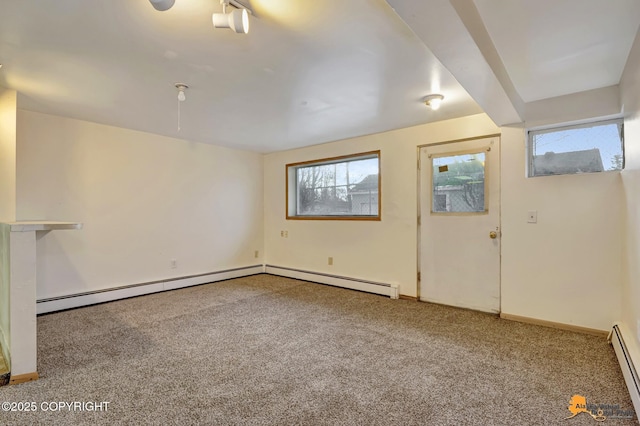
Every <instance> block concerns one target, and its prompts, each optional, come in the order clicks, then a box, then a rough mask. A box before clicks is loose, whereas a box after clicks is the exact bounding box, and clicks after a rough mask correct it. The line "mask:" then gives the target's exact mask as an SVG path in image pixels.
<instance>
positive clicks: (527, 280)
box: [502, 127, 623, 330]
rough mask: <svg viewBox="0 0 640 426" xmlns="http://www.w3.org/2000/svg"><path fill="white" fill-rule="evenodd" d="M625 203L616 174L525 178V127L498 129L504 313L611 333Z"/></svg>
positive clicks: (616, 310)
mask: <svg viewBox="0 0 640 426" xmlns="http://www.w3.org/2000/svg"><path fill="white" fill-rule="evenodd" d="M622 200H623V197H622V185H621V178H620V173H618V172H606V173H592V174H580V175H563V176H545V177H536V178H526V177H525V130H524V129H523V128H517V127H513V128H509V127H504V128H502V312H503V313H504V314H511V315H518V316H524V317H529V318H536V319H541V320H545V321H552V322H558V323H563V324H571V325H576V326H581V327H588V328H593V329H599V330H609V329H610V328H611V326H612V325H613V322H614V321H615V320H617V319H618V313H619V311H620V297H621V279H622V278H621V272H620V266H621V263H620V258H621V255H622V226H621V219H622ZM531 210H535V211H537V212H538V223H536V224H530V223H527V213H528V211H531Z"/></svg>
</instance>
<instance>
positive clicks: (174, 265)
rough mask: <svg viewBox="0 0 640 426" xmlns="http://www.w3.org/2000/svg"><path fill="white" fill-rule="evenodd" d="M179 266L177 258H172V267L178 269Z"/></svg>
mask: <svg viewBox="0 0 640 426" xmlns="http://www.w3.org/2000/svg"><path fill="white" fill-rule="evenodd" d="M177 267H178V261H177V260H176V259H171V269H176V268H177Z"/></svg>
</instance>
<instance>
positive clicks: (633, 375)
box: [609, 322, 640, 416]
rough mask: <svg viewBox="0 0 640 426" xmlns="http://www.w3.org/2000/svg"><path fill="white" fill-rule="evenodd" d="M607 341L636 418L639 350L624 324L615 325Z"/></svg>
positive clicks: (639, 400)
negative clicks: (615, 359)
mask: <svg viewBox="0 0 640 426" xmlns="http://www.w3.org/2000/svg"><path fill="white" fill-rule="evenodd" d="M609 341H610V342H611V344H612V345H613V349H614V351H615V353H616V357H617V358H618V362H619V363H620V369H621V370H622V375H623V376H624V381H625V383H626V384H627V389H629V396H631V401H633V408H634V410H635V412H636V416H638V415H640V377H639V376H638V373H639V372H638V368H639V367H640V348H639V347H638V344H637V341H636V339H634V338H633V335H632V334H631V331H630V330H629V329H628V328H627V327H626V325H625V324H624V323H619V322H618V323H615V324H614V325H613V330H612V331H611V334H609Z"/></svg>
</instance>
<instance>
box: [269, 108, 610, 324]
mask: <svg viewBox="0 0 640 426" xmlns="http://www.w3.org/2000/svg"><path fill="white" fill-rule="evenodd" d="M579 107H580V106H577V107H576V108H579ZM607 111H608V112H609V113H611V111H610V110H607ZM585 115H586V116H585ZM585 115H583V116H582V117H581V118H587V117H588V114H585ZM500 131H502V143H501V146H502V148H501V149H502V153H501V156H502V177H501V185H502V209H501V213H502V232H503V236H502V310H503V312H505V313H508V314H511V315H517V316H523V317H530V318H535V319H541V320H546V321H553V322H559V323H564V324H570V325H576V326H581V327H587V328H593V329H600V330H608V329H610V327H611V325H612V323H613V321H614V320H616V319H617V313H618V312H619V310H620V297H621V296H620V295H621V288H620V281H621V273H620V256H621V245H622V243H621V241H622V228H621V225H620V219H621V217H622V210H621V203H622V189H621V181H620V174H619V173H604V174H593V175H580V176H557V177H546V178H534V179H527V178H525V168H524V165H525V151H524V130H523V129H522V128H503V129H498V128H496V127H495V125H494V124H493V123H492V122H491V121H490V120H489V119H488V118H487V117H486V116H485V115H478V116H472V117H466V118H461V119H456V120H449V121H443V122H438V123H432V124H426V125H423V126H417V127H412V128H408V129H402V130H396V131H391V132H387V133H381V134H375V135H371V136H364V137H360V138H354V139H349V140H345V141H339V142H334V143H328V144H324V145H318V146H314V147H309V148H304V149H298V150H292V151H286V152H279V153H274V154H269V155H266V156H265V249H266V253H267V258H266V262H267V264H272V265H277V266H285V267H290V268H297V269H303V270H307V271H313V272H321V273H331V274H337V275H342V276H348V277H353V278H361V279H367V280H372V281H379V282H387V283H397V284H398V285H399V287H400V293H401V294H403V295H409V296H415V295H416V277H415V275H416V270H417V267H416V245H417V224H416V210H417V204H416V203H417V192H416V191H417V189H416V174H417V171H416V160H417V149H416V147H417V146H418V145H423V144H429V143H435V142H442V141H449V140H455V139H461V138H467V137H476V136H481V135H487V134H492V133H498V132H500ZM377 149H379V150H381V168H382V221H381V222H358V221H355V222H354V221H307V220H305V221H300V220H286V219H285V193H284V191H285V185H284V183H285V165H286V164H287V163H293V162H298V161H306V160H314V159H320V158H325V157H334V156H339V155H346V154H354V153H358V152H365V151H370V150H377ZM529 210H537V211H538V215H539V220H538V224H537V225H531V224H528V223H527V222H526V216H527V212H528V211H529ZM282 230H287V231H288V235H289V237H288V238H283V237H281V236H280V231H282ZM329 256H332V257H333V258H334V265H333V266H329V265H327V257H329Z"/></svg>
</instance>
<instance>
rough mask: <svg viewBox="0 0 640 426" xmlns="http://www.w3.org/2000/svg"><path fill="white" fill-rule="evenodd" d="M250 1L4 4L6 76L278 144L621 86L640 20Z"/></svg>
mask: <svg viewBox="0 0 640 426" xmlns="http://www.w3.org/2000/svg"><path fill="white" fill-rule="evenodd" d="M245 3H246V4H250V6H251V7H252V8H253V10H254V12H255V16H253V17H251V18H250V25H251V29H250V32H249V34H247V35H242V34H235V33H233V32H231V31H230V30H225V29H214V28H213V27H212V25H211V14H212V13H213V12H220V10H221V6H220V4H219V2H218V0H176V4H175V6H174V7H173V8H172V9H170V10H169V11H166V12H158V11H156V10H155V9H153V7H152V6H151V5H150V3H149V2H148V1H147V0H137V1H132V0H110V1H98V0H56V1H55V2H54V1H41V0H40V1H38V0H0V63H2V64H3V67H2V68H1V69H0V85H2V86H5V87H9V88H12V89H15V90H17V91H18V92H19V93H20V96H19V107H20V108H24V109H27V110H33V111H40V112H45V113H51V114H57V115H62V116H68V117H73V118H78V119H83V120H88V121H94V122H98V123H104V124H109V125H114V126H119V127H124V128H130V129H135V130H142V131H146V132H151V133H156V134H162V135H167V136H172V137H179V138H183V139H187V140H192V141H197V142H205V143H213V144H217V145H223V146H230V147H236V148H241V149H250V150H255V151H260V152H270V151H278V150H284V149H291V148H296V147H302V146H307V145H313V144H318V143H323V142H328V141H333V140H338V139H344V138H348V137H353V136H360V135H364V134H371V133H377V132H382V131H386V130H391V129H396V128H401V127H407V126H412V125H417V124H422V123H427V122H432V121H438V120H443V119H448V118H455V117H461V116H465V115H470V114H475V113H478V112H482V111H483V110H484V111H485V112H487V114H489V116H490V117H491V118H492V119H493V120H494V121H495V122H496V123H497V124H499V125H501V124H506V123H509V122H516V121H522V120H523V119H524V117H522V108H521V106H522V104H523V103H527V102H532V101H537V100H540V99H546V98H550V97H555V96H561V95H565V94H569V93H574V92H579V91H584V90H590V89H594V88H598V87H604V86H609V85H615V84H617V83H618V81H619V79H620V75H621V73H622V69H623V67H624V64H625V62H626V58H627V56H628V54H629V50H630V48H631V44H632V42H633V40H634V37H635V35H636V33H637V31H638V26H639V25H640V1H637V0H608V1H604V0H475V1H474V0H388V3H387V2H386V1H384V0H322V1H319V0H250V1H249V0H245ZM392 7H393V8H394V9H395V11H394V9H392ZM454 76H455V77H454ZM176 82H183V83H186V84H188V85H189V86H190V88H189V89H188V90H187V100H186V102H184V103H183V104H182V108H181V130H180V131H179V132H178V130H177V107H178V105H177V104H178V102H177V99H176V89H175V87H174V83H176ZM430 93H442V94H443V95H444V96H445V101H444V103H443V105H442V107H441V109H440V110H438V111H430V110H428V109H427V108H426V107H425V106H424V104H422V102H421V99H422V98H423V97H424V96H426V95H427V94H430Z"/></svg>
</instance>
